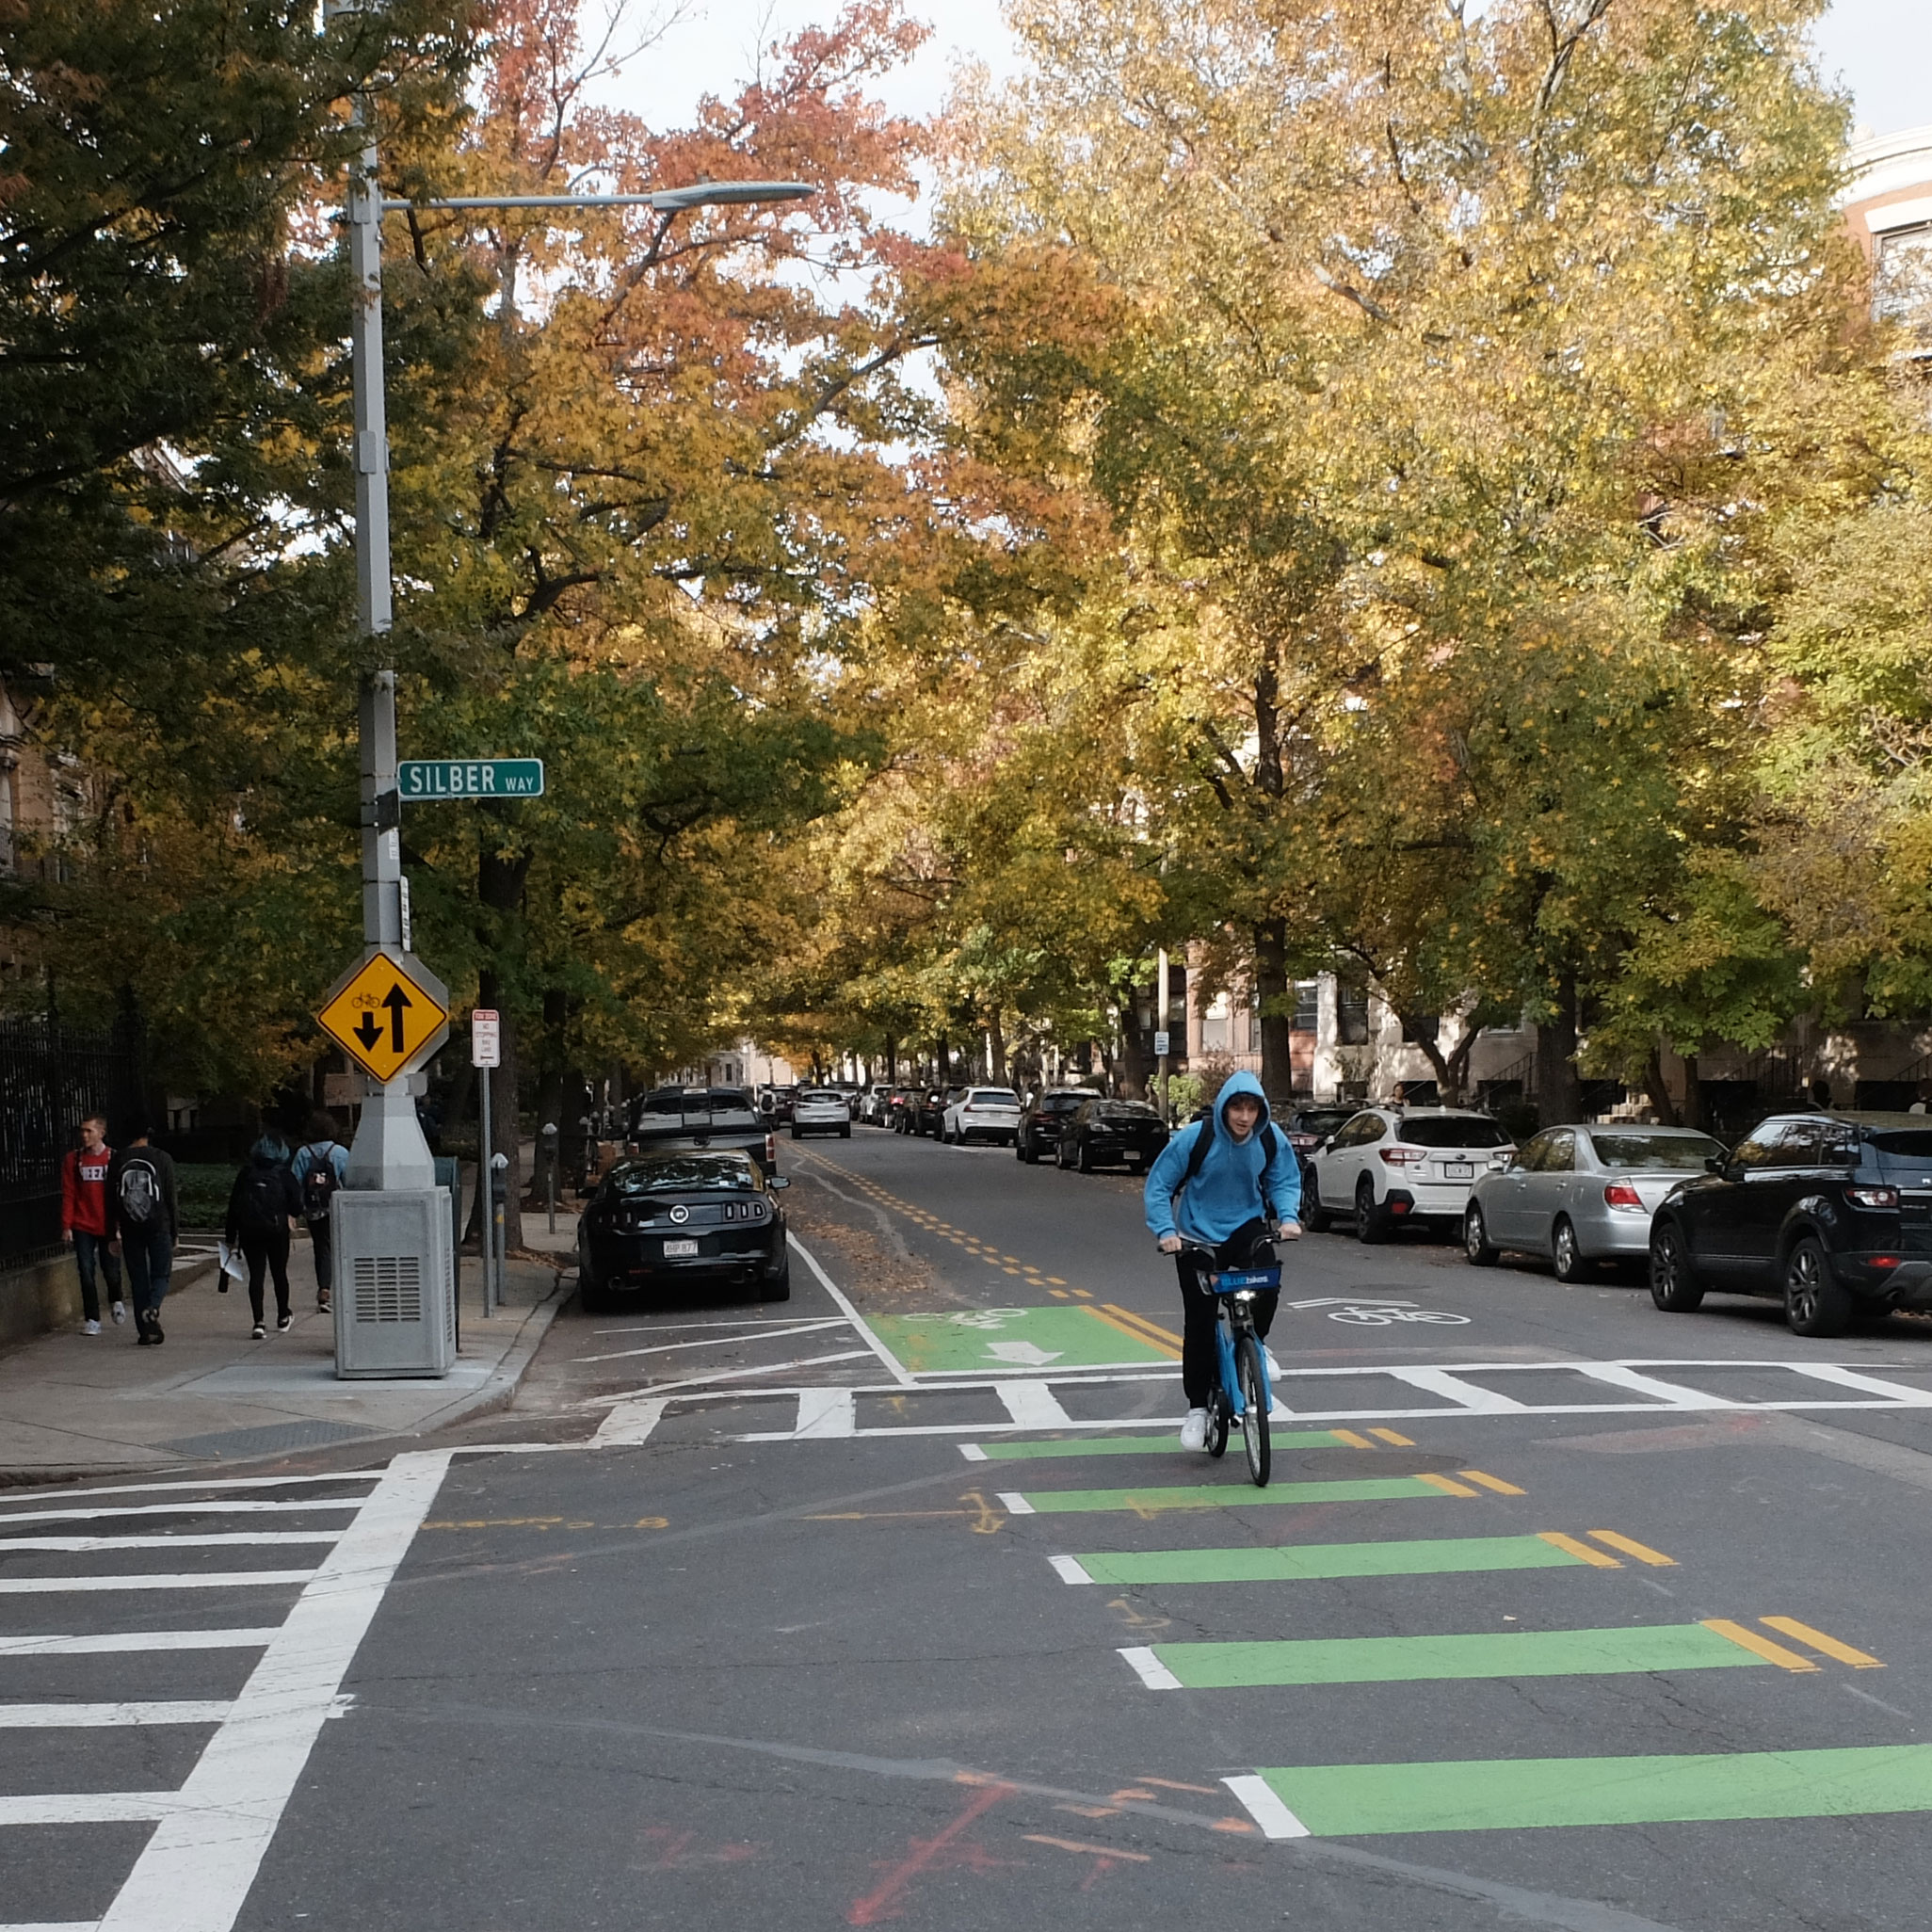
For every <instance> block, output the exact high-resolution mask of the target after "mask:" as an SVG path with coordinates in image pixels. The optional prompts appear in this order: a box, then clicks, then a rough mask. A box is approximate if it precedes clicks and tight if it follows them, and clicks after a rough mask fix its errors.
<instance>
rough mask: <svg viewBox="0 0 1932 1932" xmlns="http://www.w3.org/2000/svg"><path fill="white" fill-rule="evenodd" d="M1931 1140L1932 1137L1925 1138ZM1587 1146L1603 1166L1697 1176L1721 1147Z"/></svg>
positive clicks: (1654, 1141)
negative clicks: (1594, 1152) (1595, 1153)
mask: <svg viewBox="0 0 1932 1932" xmlns="http://www.w3.org/2000/svg"><path fill="white" fill-rule="evenodd" d="M1925 1138H1926V1139H1927V1140H1932V1135H1926V1136H1925ZM1590 1144H1591V1146H1593V1147H1594V1148H1595V1149H1596V1150H1597V1158H1598V1159H1599V1160H1600V1161H1602V1164H1603V1165H1604V1166H1605V1167H1631V1168H1647V1169H1649V1170H1650V1171H1651V1172H1652V1173H1674V1174H1697V1173H1701V1172H1702V1171H1703V1167H1704V1163H1705V1162H1706V1161H1707V1160H1709V1159H1710V1157H1711V1156H1712V1155H1713V1154H1721V1153H1722V1152H1723V1151H1724V1149H1723V1147H1722V1146H1721V1145H1720V1144H1719V1143H1718V1142H1717V1141H1715V1140H1707V1139H1706V1138H1705V1137H1704V1136H1703V1135H1701V1134H1593V1135H1590Z"/></svg>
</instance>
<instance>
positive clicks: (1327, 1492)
mask: <svg viewBox="0 0 1932 1932" xmlns="http://www.w3.org/2000/svg"><path fill="white" fill-rule="evenodd" d="M1445 1481H1447V1478H1446V1477H1438V1478H1435V1479H1434V1480H1431V1479H1430V1478H1429V1477H1428V1476H1425V1475H1413V1476H1360V1477H1349V1478H1344V1479H1340V1480H1336V1481H1330V1482H1307V1483H1270V1484H1269V1485H1268V1487H1267V1488H1266V1489H1254V1488H1253V1487H1251V1486H1249V1485H1243V1486H1242V1487H1240V1488H1238V1489H1237V1488H1236V1487H1235V1486H1234V1485H1233V1484H1232V1483H1214V1484H1208V1483H1203V1484H1190V1485H1185V1486H1174V1487H1169V1488H1155V1489H1029V1490H1026V1491H1025V1492H1024V1493H1021V1494H1007V1495H1003V1496H1002V1497H1001V1498H1000V1501H1001V1502H1002V1503H1003V1504H1004V1505H1006V1508H1007V1509H1008V1510H1009V1511H1010V1512H1011V1513H1012V1514H1013V1515H1015V1516H1057V1515H1062V1514H1066V1513H1070V1512H1073V1511H1098V1510H1120V1511H1123V1512H1125V1513H1126V1514H1128V1515H1130V1516H1143V1517H1145V1516H1158V1515H1160V1514H1161V1513H1162V1512H1163V1511H1165V1510H1169V1509H1252V1508H1256V1507H1262V1506H1266V1505H1271V1504H1272V1505H1277V1506H1284V1505H1292V1504H1296V1503H1394V1502H1415V1501H1418V1500H1421V1499H1428V1500H1434V1499H1436V1498H1438V1497H1441V1496H1456V1495H1459V1496H1473V1495H1474V1494H1475V1493H1476V1492H1475V1491H1474V1490H1473V1489H1460V1488H1458V1487H1457V1486H1456V1485H1454V1484H1451V1485H1450V1487H1449V1488H1447V1489H1444V1488H1442V1487H1441V1485H1442V1483H1444V1482H1445Z"/></svg>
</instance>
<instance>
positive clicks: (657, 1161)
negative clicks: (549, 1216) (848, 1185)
mask: <svg viewBox="0 0 1932 1932" xmlns="http://www.w3.org/2000/svg"><path fill="white" fill-rule="evenodd" d="M791 1184H792V1183H790V1182H789V1181H786V1180H783V1179H781V1178H779V1177H776V1176H774V1177H770V1178H767V1177H766V1175H765V1171H764V1169H763V1168H762V1167H760V1166H759V1164H758V1161H757V1159H756V1158H755V1157H754V1156H753V1155H752V1154H750V1153H749V1152H743V1153H741V1152H738V1151H734V1150H730V1149H723V1148H720V1149H716V1150H715V1151H701V1150H699V1149H692V1148H680V1149H665V1150H664V1151H660V1152H654V1153H646V1154H642V1155H639V1156H636V1157H635V1158H633V1159H631V1160H626V1161H620V1162H619V1163H618V1164H617V1166H615V1167H612V1168H611V1170H610V1172H609V1173H607V1174H606V1175H605V1176H604V1179H603V1181H602V1182H600V1183H598V1188H597V1192H596V1193H595V1194H594V1195H593V1196H592V1197H591V1199H590V1201H589V1204H588V1206H587V1207H586V1208H585V1209H584V1212H583V1214H582V1216H580V1217H579V1218H578V1221H577V1302H578V1305H579V1307H581V1308H582V1309H583V1311H584V1312H585V1313H586V1314H597V1313H601V1312H603V1311H604V1309H605V1308H607V1307H608V1306H609V1305H610V1303H611V1301H612V1299H613V1298H614V1297H615V1296H618V1295H621V1294H640V1293H648V1294H651V1295H652V1296H655V1297H656V1298H659V1299H668V1298H669V1297H670V1296H674V1295H676V1294H677V1293H678V1292H679V1291H680V1290H688V1289H692V1288H716V1287H738V1288H749V1289H750V1290H751V1291H752V1293H753V1294H754V1295H756V1296H757V1298H758V1299H759V1300H760V1301H788V1300H790V1298H791V1294H792V1275H791V1265H790V1263H789V1261H788V1260H787V1258H786V1254H785V1217H784V1214H783V1211H782V1210H781V1208H780V1206H779V1204H778V1201H777V1199H775V1198H774V1191H775V1190H776V1189H778V1188H781V1187H789V1186H790V1185H791Z"/></svg>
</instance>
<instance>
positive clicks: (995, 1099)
mask: <svg viewBox="0 0 1932 1932" xmlns="http://www.w3.org/2000/svg"><path fill="white" fill-rule="evenodd" d="M966 1098H967V1099H968V1100H969V1101H973V1102H974V1103H977V1104H978V1105H980V1106H982V1107H1017V1106H1018V1105H1019V1104H1020V1096H1019V1095H1018V1094H1017V1093H1015V1092H1013V1091H1012V1089H1011V1088H1010V1087H974V1089H973V1091H972V1092H971V1093H969V1094H968V1095H967V1096H966Z"/></svg>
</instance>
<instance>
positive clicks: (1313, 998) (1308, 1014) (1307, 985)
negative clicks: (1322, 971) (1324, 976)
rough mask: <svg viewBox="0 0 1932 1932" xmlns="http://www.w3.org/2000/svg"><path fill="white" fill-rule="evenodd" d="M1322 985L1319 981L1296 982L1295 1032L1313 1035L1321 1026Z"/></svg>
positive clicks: (1305, 980) (1302, 980)
mask: <svg viewBox="0 0 1932 1932" xmlns="http://www.w3.org/2000/svg"><path fill="white" fill-rule="evenodd" d="M1321 1019H1322V983H1321V981H1320V980H1319V979H1297V980H1296V982H1295V1030H1296V1033H1312V1032H1314V1031H1315V1029H1316V1028H1317V1027H1318V1026H1319V1025H1320V1024H1321Z"/></svg>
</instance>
